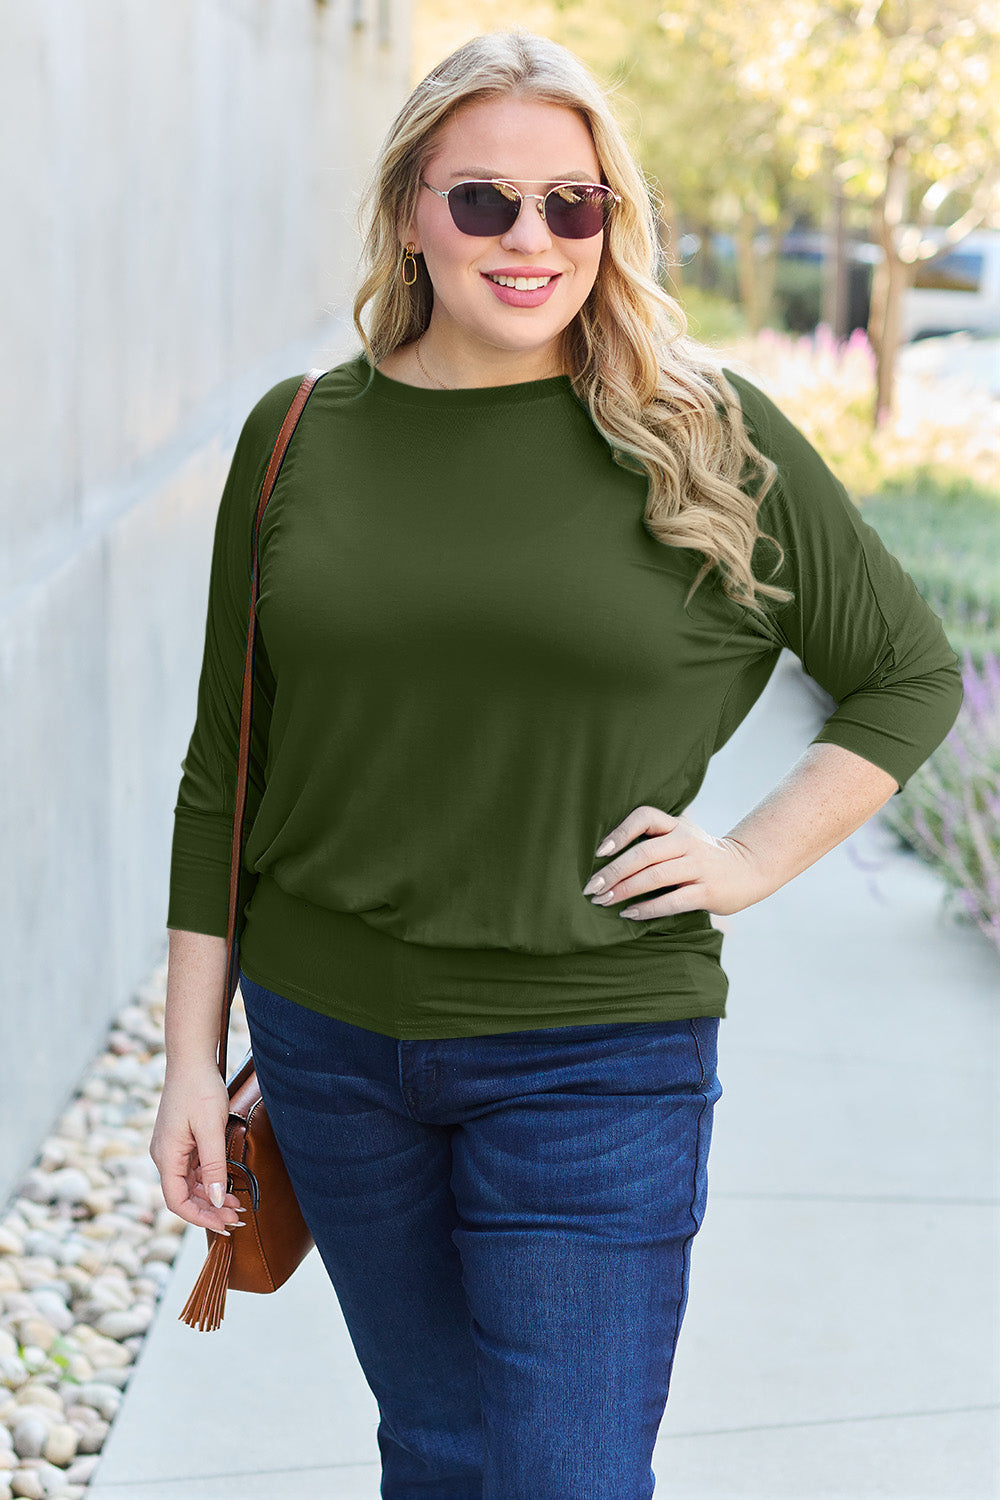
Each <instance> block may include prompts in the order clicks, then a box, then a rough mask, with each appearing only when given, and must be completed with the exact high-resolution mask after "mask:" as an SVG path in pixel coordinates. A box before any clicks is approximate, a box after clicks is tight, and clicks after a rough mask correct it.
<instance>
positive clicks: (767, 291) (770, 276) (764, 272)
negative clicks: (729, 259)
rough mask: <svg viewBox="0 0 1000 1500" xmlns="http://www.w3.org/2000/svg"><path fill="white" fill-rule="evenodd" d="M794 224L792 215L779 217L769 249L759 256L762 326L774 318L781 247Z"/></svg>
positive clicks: (780, 215) (758, 292)
mask: <svg viewBox="0 0 1000 1500" xmlns="http://www.w3.org/2000/svg"><path fill="white" fill-rule="evenodd" d="M791 222H792V215H791V214H790V213H781V214H779V215H778V217H777V219H776V220H775V222H774V224H773V225H772V227H771V232H770V234H769V236H768V244H767V249H766V251H765V252H764V254H763V255H762V256H759V257H758V259H757V262H756V265H757V305H758V308H759V311H760V321H761V326H762V327H766V326H767V325H768V324H769V323H770V322H771V318H772V314H773V311H774V286H775V282H776V281H777V277H778V257H779V256H780V254H781V247H782V245H783V244H784V243H785V235H786V234H787V233H788V230H789V226H790V225H791Z"/></svg>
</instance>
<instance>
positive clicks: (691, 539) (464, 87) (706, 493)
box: [354, 26, 791, 612]
mask: <svg viewBox="0 0 1000 1500" xmlns="http://www.w3.org/2000/svg"><path fill="white" fill-rule="evenodd" d="M511 96H520V97H522V98H530V99H533V100H539V101H542V102H545V103H550V104H557V105H564V106H565V107H566V108H568V109H572V110H575V111H576V112H577V113H578V114H579V115H580V116H582V118H583V119H584V121H585V123H586V124H587V125H588V127H589V129H590V133H591V136H592V138H593V141H594V147H595V150H596V152H597V157H598V160H599V162H600V163H601V169H602V178H601V180H602V181H603V182H604V183H605V184H606V185H608V186H609V187H612V188H613V189H614V190H615V192H616V193H619V194H620V195H621V199H622V201H621V202H620V203H619V204H617V205H616V206H615V208H614V211H613V212H612V213H611V215H610V217H609V220H608V224H607V227H606V229H605V231H604V246H603V250H602V254H601V261H600V268H599V271H598V276H597V280H596V282H595V284H594V288H593V290H592V291H591V294H590V296H589V297H588V298H587V301H586V302H585V303H584V305H583V307H582V308H581V309H580V311H579V313H578V314H577V315H576V317H575V318H574V319H573V320H572V322H571V323H570V324H569V325H568V326H567V328H566V329H564V331H563V334H562V357H563V368H564V370H565V371H566V372H567V373H568V374H569V376H570V378H571V380H572V383H573V388H574V390H575V391H576V393H577V395H578V397H579V398H580V399H581V400H583V401H585V402H586V404H587V406H588V408H589V410H590V413H591V416H592V418H593V421H594V423H595V425H596V426H597V428H598V429H599V430H600V432H602V433H603V434H604V436H605V438H606V439H607V441H608V443H609V444H610V445H611V448H612V451H613V454H614V457H615V461H616V462H618V463H619V464H621V465H622V466H623V467H625V468H630V469H632V470H633V471H634V472H641V471H642V470H645V472H646V473H647V474H648V476H649V485H648V491H647V499H646V509H645V516H644V525H645V527H646V530H647V531H648V532H649V534H650V535H651V536H652V537H654V538H655V539H656V540H657V541H659V542H662V543H664V544H665V545H666V546H669V547H683V548H690V549H692V550H694V551H696V552H698V553H700V554H701V555H702V557H703V559H704V561H703V564H702V566H701V568H700V570H699V572H698V574H697V577H696V578H695V580H694V583H693V584H692V587H691V591H690V593H689V596H688V597H689V598H690V594H691V593H693V592H694V590H695V589H696V588H697V587H698V585H699V584H700V583H701V581H702V580H703V578H704V577H705V576H706V575H707V574H708V573H709V572H710V571H711V570H712V569H713V568H718V569H719V572H720V574H721V578H722V585H723V588H724V591H725V592H726V594H727V595H728V596H729V597H730V598H731V599H732V600H734V601H735V602H736V603H738V604H742V605H745V606H747V607H748V608H750V609H752V610H754V611H756V612H761V603H760V599H761V597H762V596H763V597H768V598H772V599H776V600H785V599H788V598H790V597H791V596H790V595H789V593H788V591H787V590H786V589H781V588H778V587H776V586H774V585H772V584H768V583H765V582H761V581H760V580H758V579H757V578H755V577H754V574H753V571H752V567H751V559H752V554H753V552H754V546H755V543H756V542H757V540H758V538H761V537H766V535H767V534H766V533H764V532H762V531H760V530H759V529H758V526H757V508H758V506H759V503H760V501H761V499H762V498H763V496H764V494H765V493H766V491H767V490H768V489H769V488H770V486H771V484H772V483H773V481H774V477H775V473H776V469H775V465H774V464H773V462H772V461H771V460H770V459H769V458H766V457H765V456H764V455H763V454H761V453H760V452H759V451H758V450H757V448H756V447H755V446H754V444H753V443H752V441H751V439H750V437H749V435H748V433H747V431H746V428H745V426H744V424H743V418H742V412H741V407H740V403H739V399H738V397H737V396H736V394H735V393H734V391H733V390H732V387H731V386H730V385H729V384H728V382H727V381H726V379H725V377H724V376H723V374H722V372H721V369H720V368H719V366H718V364H717V363H716V362H715V359H714V357H713V355H712V352H711V351H710V350H708V349H706V348H705V347H704V346H702V345H699V344H697V343H696V342H695V341H694V340H693V339H691V338H689V337H688V336H687V319H686V317H685V315H684V311H683V309H682V308H681V306H680V304H679V303H678V302H677V301H675V299H674V298H673V297H671V296H669V295H668V294H667V292H666V291H664V289H663V287H662V286H661V284H660V276H661V274H662V271H663V268H664V252H663V250H662V248H661V245H660V240H659V236H658V234H657V219H658V213H657V204H656V200H655V196H654V193H653V190H652V189H651V187H650V185H649V183H648V182H647V180H646V178H645V176H644V175H643V173H642V171H641V169H640V168H639V166H638V164H637V162H636V161H635V159H634V157H633V155H632V153H631V151H630V149H629V146H628V144H627V142H626V139H625V136H624V133H623V131H622V129H621V126H620V125H619V123H618V121H617V120H616V118H615V116H614V114H613V113H612V110H611V107H610V103H609V96H608V94H607V92H606V91H605V90H604V88H603V87H602V85H601V84H600V83H599V82H598V81H597V79H596V78H595V77H594V75H593V74H592V73H591V72H590V71H589V69H588V68H587V67H586V66H585V65H584V64H583V63H582V62H581V60H580V59H579V58H577V57H576V56H575V55H574V54H573V53H572V52H570V51H569V50H568V49H567V48H565V47H563V46H561V45H560V44H559V43H558V42H554V41H552V40H551V39H550V38H548V37H544V36H539V35H538V34H536V33H535V32H532V31H528V30H526V29H525V28H524V27H520V26H515V27H511V28H508V29H504V30H498V31H492V32H487V33H484V34H482V35H480V36H476V37H473V38H472V39H471V40H470V41H468V42H466V43H464V45H463V46H461V47H458V48H457V49H456V50H455V51H454V52H452V53H451V54H450V55H449V56H448V57H446V58H445V59H444V61H443V62H441V63H439V64H438V65H437V67H435V68H434V69H433V70H432V72H430V73H429V74H428V75H427V77H426V78H424V79H423V81H422V82H421V83H418V84H417V86H416V88H415V89H414V90H413V92H412V93H411V94H410V96H409V98H408V99H407V100H406V102H405V103H404V104H403V106H402V108H401V109H400V110H399V112H398V114H397V115H396V118H395V119H394V120H393V122H392V125H391V126H390V128H389V131H388V134H387V135H386V138H385V141H384V143H383V146H382V149H381V152H380V153H379V156H378V159H377V161H376V163H375V167H374V170H373V173H372V176H371V180H370V182H369V185H368V187H367V189H366V192H365V194H364V196H363V199H362V203H361V209H360V214H361V228H362V238H363V250H362V266H363V268H364V269H366V270H367V275H366V276H365V280H364V282H363V283H362V285H361V287H360V289H359V291H358V294H357V297H356V298H355V302H354V322H355V326H356V327H357V330H358V332H359V334H360V336H361V340H362V343H363V344H364V348H365V352H366V355H367V358H368V362H369V364H370V366H371V367H372V368H374V366H375V365H376V364H378V363H380V362H381V361H382V360H383V359H384V358H385V357H386V356H387V355H388V354H390V353H391V352H392V351H393V350H394V349H396V348H398V347H399V346H400V345H401V344H408V343H410V342H411V341H413V340H414V339H417V338H419V337H420V335H421V334H422V333H423V332H424V330H425V329H426V328H427V325H428V323H429V321H430V315H431V307H432V304H433V298H434V291H433V287H432V285H431V281H430V277H429V275H428V273H427V269H426V266H425V264H424V261H423V257H422V256H421V257H418V259H417V279H416V281H415V282H414V283H413V285H411V286H407V285H406V284H405V283H404V282H403V281H402V279H401V277H400V252H401V246H400V243H399V226H400V225H402V224H407V223H409V222H410V221H411V220H412V218H413V216H414V214H415V212H416V205H417V196H418V193H419V191H420V179H421V177H422V176H423V174H424V171H425V169H426V167H427V165H428V164H429V162H430V160H431V158H432V157H433V155H434V153H435V148H436V136H437V133H438V131H439V130H440V128H441V127H442V126H443V125H444V124H445V122H446V121H447V120H448V119H449V118H450V117H451V116H452V115H453V114H454V113H455V111H456V110H457V109H458V108H459V107H460V106H461V105H463V104H467V103H469V102H471V101H473V100H482V99H490V98H498V97H502V98H505V99H506V98H510V97H511ZM366 223H367V229H366V228H365V225H366ZM369 303H371V311H370V319H369V323H370V326H369V331H368V332H367V333H366V331H365V328H364V327H363V325H362V322H361V315H362V313H363V311H364V310H365V308H366V307H367V306H368V304H369ZM630 460H631V461H630ZM767 540H768V541H769V542H772V543H773V545H774V547H775V549H776V550H777V551H778V553H779V557H778V563H780V548H779V547H778V544H777V542H774V539H773V538H770V537H767ZM776 566H777V564H776Z"/></svg>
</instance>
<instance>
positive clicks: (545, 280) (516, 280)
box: [490, 276, 552, 292]
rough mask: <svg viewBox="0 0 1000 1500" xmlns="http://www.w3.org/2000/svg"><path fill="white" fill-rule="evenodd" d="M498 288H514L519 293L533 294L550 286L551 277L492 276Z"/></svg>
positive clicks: (491, 278)
mask: <svg viewBox="0 0 1000 1500" xmlns="http://www.w3.org/2000/svg"><path fill="white" fill-rule="evenodd" d="M490 280H491V281H495V282H496V284H497V286H512V287H514V289H515V290H516V291H518V292H533V291H535V290H536V289H537V288H538V287H540V286H548V284H549V282H550V281H551V280H552V277H551V276H491V277H490Z"/></svg>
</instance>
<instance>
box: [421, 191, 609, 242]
mask: <svg viewBox="0 0 1000 1500" xmlns="http://www.w3.org/2000/svg"><path fill="white" fill-rule="evenodd" d="M529 180H530V179H529V178H526V177H521V178H510V177H466V178H463V180H462V181H461V182H453V183H452V185H451V187H450V188H448V189H447V191H442V189H441V188H436V187H431V184H430V183H429V182H427V181H426V180H425V179H424V178H423V177H421V179H420V185H421V187H425V188H427V189H428V190H429V191H430V192H432V193H436V194H437V195H438V197H439V198H443V199H444V200H445V202H446V203H448V193H453V192H454V191H455V189H456V188H461V187H469V186H470V185H472V186H475V187H479V186H484V187H495V188H505V187H506V188H510V190H511V192H512V193H513V194H514V196H515V197H516V198H518V199H519V200H520V202H519V203H518V209H517V218H516V219H515V220H514V224H516V223H517V220H518V219H519V218H520V217H521V209H522V208H523V207H524V205H525V203H526V202H527V200H528V199H529V198H534V199H535V204H536V207H537V209H538V212H539V215H540V217H541V220H542V223H543V224H544V225H545V226H546V227H548V222H549V221H548V219H547V218H546V216H545V201H546V199H547V198H549V197H551V195H552V194H553V193H558V192H559V190H560V188H584V187H598V188H601V189H603V191H604V192H605V193H607V194H609V195H610V199H609V204H610V206H613V205H614V204H616V203H620V202H621V201H622V199H621V194H620V193H616V192H615V190H614V188H610V187H608V185H607V183H606V182H557V183H554V184H553V186H552V187H550V188H549V190H548V192H547V193H522V192H521V190H520V189H519V188H518V187H517V186H516V183H517V182H519V181H520V182H527V181H529ZM608 211H610V208H609V210H606V213H607V212H608ZM448 212H449V213H451V204H450V203H448ZM606 222H607V218H606V217H605V223H606ZM514 224H512V225H511V226H510V227H511V229H513V228H514ZM460 233H464V231H460ZM504 233H505V234H509V233H510V230H506V229H505V230H504ZM553 233H555V231H553ZM597 233H598V234H599V233H600V230H598V231H597ZM470 238H471V239H475V238H477V236H475V235H471V236H470ZM483 238H486V239H489V238H491V236H489V235H485V236H483ZM556 238H557V239H567V238H572V236H567V235H558V234H557V235H556ZM582 238H584V239H594V238H595V236H594V235H592V234H591V235H584V236H582Z"/></svg>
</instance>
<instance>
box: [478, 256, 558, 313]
mask: <svg viewBox="0 0 1000 1500" xmlns="http://www.w3.org/2000/svg"><path fill="white" fill-rule="evenodd" d="M560 274H561V273H560V272H559V271H550V270H549V268H548V266H501V267H500V268H499V269H498V270H496V271H483V272H481V275H482V277H483V280H484V281H488V282H489V283H490V284H491V286H495V287H496V288H497V295H498V296H499V297H500V300H501V301H502V302H509V303H512V304H513V305H514V306H521V307H532V306H535V305H536V304H537V303H540V302H543V301H547V300H548V298H547V296H546V293H547V292H548V291H549V290H550V289H551V288H553V287H554V284H555V282H556V281H558V279H559V276H560ZM529 299H530V300H529Z"/></svg>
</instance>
